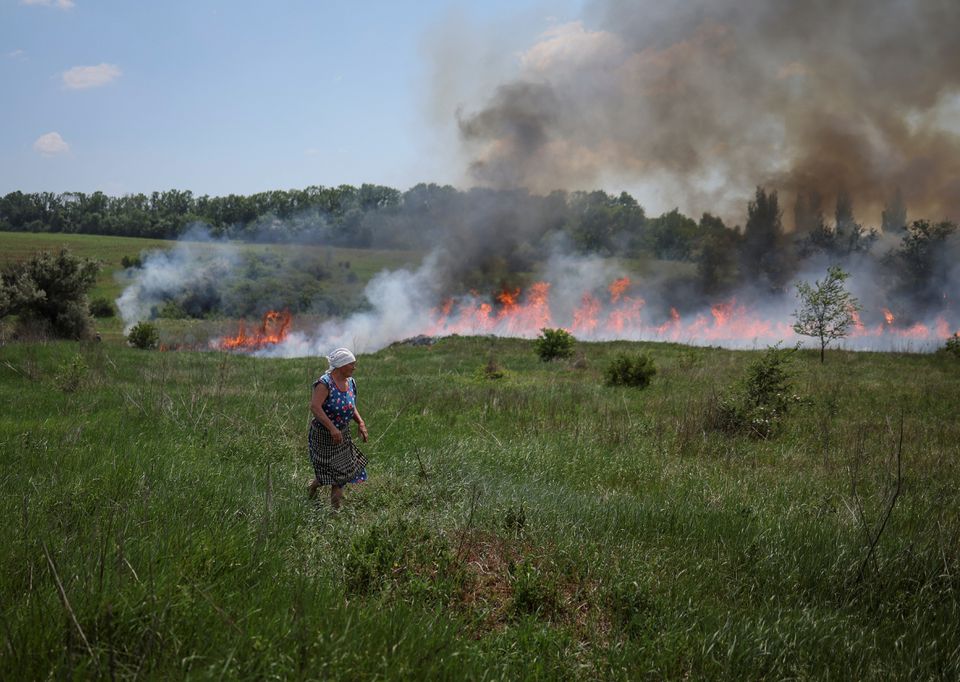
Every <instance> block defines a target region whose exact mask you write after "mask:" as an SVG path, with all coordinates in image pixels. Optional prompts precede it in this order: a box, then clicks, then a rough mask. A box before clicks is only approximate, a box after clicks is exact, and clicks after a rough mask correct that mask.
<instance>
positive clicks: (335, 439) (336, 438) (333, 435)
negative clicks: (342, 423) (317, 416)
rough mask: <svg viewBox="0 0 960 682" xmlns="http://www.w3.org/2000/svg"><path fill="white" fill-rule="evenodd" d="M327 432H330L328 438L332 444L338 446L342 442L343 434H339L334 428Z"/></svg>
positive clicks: (338, 430)
mask: <svg viewBox="0 0 960 682" xmlns="http://www.w3.org/2000/svg"><path fill="white" fill-rule="evenodd" d="M328 430H329V431H330V437H331V438H332V439H333V444H334V445H340V443H342V442H343V434H342V433H340V429H338V428H337V427H335V426H334V427H333V428H331V429H328Z"/></svg>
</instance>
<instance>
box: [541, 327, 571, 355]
mask: <svg viewBox="0 0 960 682" xmlns="http://www.w3.org/2000/svg"><path fill="white" fill-rule="evenodd" d="M575 341H576V339H574V338H573V335H572V334H571V333H570V332H568V331H566V330H564V329H547V328H543V329H541V330H540V336H538V337H537V340H536V341H535V342H534V345H533V349H534V350H535V351H536V353H537V355H539V356H540V359H541V360H543V361H544V362H549V361H551V360H557V359H561V358H569V357H570V356H572V355H573V344H574V343H575Z"/></svg>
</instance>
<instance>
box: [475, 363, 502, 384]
mask: <svg viewBox="0 0 960 682" xmlns="http://www.w3.org/2000/svg"><path fill="white" fill-rule="evenodd" d="M506 375H507V372H506V370H505V369H504V368H503V367H502V366H501V365H500V363H499V362H497V361H496V359H494V358H493V357H491V358H490V359H489V360H487V364H485V365H484V366H483V367H480V368H479V370H478V371H477V376H478V377H479V378H480V379H485V380H492V381H496V380H497V379H503V378H504V377H505V376H506Z"/></svg>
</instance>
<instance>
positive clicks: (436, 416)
mask: <svg viewBox="0 0 960 682" xmlns="http://www.w3.org/2000/svg"><path fill="white" fill-rule="evenodd" d="M588 348H589V354H588V357H589V360H588V362H587V363H582V362H579V363H541V362H540V361H539V360H538V359H537V357H536V355H535V354H534V352H533V347H532V342H528V341H521V340H508V339H486V338H450V339H445V340H442V341H441V342H439V343H437V344H436V345H434V346H432V347H428V348H414V347H408V346H394V347H390V348H387V349H384V350H382V351H380V352H379V353H377V354H374V355H369V356H362V357H361V358H360V362H359V364H358V370H357V378H358V383H359V386H360V401H361V402H360V405H361V410H362V412H363V414H364V417H365V419H366V421H367V423H368V425H369V427H370V431H371V442H370V443H369V444H367V445H366V447H365V451H366V452H367V454H368V455H369V457H370V459H371V466H370V474H371V480H370V481H369V482H368V483H366V484H364V485H362V486H359V487H356V488H351V489H350V490H349V491H348V495H347V500H346V505H345V509H344V511H342V512H341V513H339V514H336V515H334V514H332V513H331V512H330V510H329V508H328V507H329V505H328V503H327V502H326V501H325V500H323V499H320V500H319V501H316V502H309V501H308V500H307V499H306V495H305V490H304V483H305V482H306V480H307V479H308V477H309V476H310V475H311V473H312V472H311V471H310V467H309V464H308V461H307V457H306V453H305V440H306V426H307V416H308V413H307V404H308V398H309V385H310V381H311V379H312V378H313V377H314V376H315V375H316V374H317V373H318V372H319V371H320V369H321V365H322V364H323V362H322V360H316V359H299V360H264V359H258V358H251V357H244V356H238V355H222V354H214V353H150V352H139V351H135V350H132V349H127V348H119V347H113V346H110V345H109V344H90V345H77V344H69V343H53V344H45V345H26V344H23V345H20V344H9V345H7V346H4V347H2V348H0V404H2V405H3V406H4V409H3V412H2V415H0V450H2V459H0V462H2V468H0V477H2V478H0V482H2V486H0V513H3V515H4V517H5V518H7V519H8V521H7V523H5V524H4V525H3V527H2V530H0V542H2V543H3V545H4V547H5V551H4V552H3V554H2V555H0V561H2V562H3V565H2V571H0V605H2V606H0V609H2V614H3V628H2V630H0V633H2V634H0V674H2V676H3V677H4V678H5V679H33V678H46V677H90V676H100V677H109V676H116V677H126V678H134V677H140V678H143V677H201V678H207V677H217V678H219V677H229V678H245V679H254V678H256V679H261V678H276V679H291V678H294V679H297V678H311V679H315V678H330V679H360V678H389V679H393V678H406V677H418V678H419V677H426V678H431V679H435V678H440V679H446V678H451V679H453V678H455V679H518V678H532V679H558V678H564V679H566V678H583V679H588V678H589V679H594V678H596V677H597V676H602V677H610V678H615V679H637V678H644V677H649V678H653V679H662V678H683V677H694V678H724V677H726V678H745V679H761V678H764V679H765V678H810V677H817V678H826V677H842V678H855V679H891V678H908V679H941V678H948V679H949V678H956V677H957V675H958V674H960V617H958V616H960V613H958V600H957V596H958V581H957V571H958V569H960V561H958V547H960V542H958V540H960V518H958V516H960V511H958V510H960V505H958V501H960V500H958V490H960V486H958V483H960V476H958V463H957V462H958V460H957V456H958V454H960V453H958V443H960V422H958V420H957V416H956V414H957V408H958V400H957V395H960V366H958V365H957V363H956V361H955V360H952V359H951V358H946V357H943V356H938V355H905V354H904V355H896V354H878V353H846V352H839V351H837V352H834V353H831V354H830V356H828V359H827V363H826V365H824V366H821V365H820V364H819V362H818V358H817V356H816V354H815V353H805V352H802V353H800V354H799V358H798V360H797V362H796V365H797V367H796V369H797V379H796V391H797V393H798V395H799V396H800V397H801V398H802V399H803V400H802V401H801V403H800V406H799V407H798V408H797V409H796V410H795V411H794V412H793V413H792V414H791V415H790V417H789V418H788V419H787V421H786V423H785V425H784V429H783V431H782V432H781V433H780V434H779V435H778V436H777V437H776V438H772V439H770V440H765V441H764V440H752V439H749V438H729V437H727V436H724V435H722V434H720V433H717V432H714V431H711V430H710V429H709V428H708V425H709V415H710V410H711V409H712V406H713V405H714V404H715V401H716V399H717V396H718V395H719V394H720V393H721V392H722V391H723V389H724V388H725V387H726V386H727V385H729V384H730V383H731V382H733V381H735V380H736V379H737V378H738V377H739V376H741V374H742V373H743V371H744V369H745V367H746V365H747V364H748V363H749V362H750V361H751V360H752V359H753V358H754V357H755V354H754V353H752V352H735V351H726V350H719V349H696V348H687V347H683V346H679V345H672V344H633V343H626V342H616V343H603V344H590V345H589V347H588ZM626 350H632V351H636V350H642V351H643V352H645V353H647V354H649V355H650V357H651V358H652V359H653V361H654V362H655V363H656V365H657V368H658V374H657V376H656V378H655V379H654V381H653V383H652V384H651V386H650V387H649V388H647V389H645V390H642V391H641V390H636V389H630V388H610V387H607V386H605V385H604V383H603V370H604V368H605V366H606V363H607V362H609V361H610V360H612V359H613V357H614V356H615V355H616V354H617V353H619V352H623V351H626ZM78 354H79V355H80V356H82V359H83V364H84V365H85V366H86V367H88V368H89V369H88V370H87V371H86V372H85V373H84V374H83V376H82V380H81V382H80V384H79V387H78V388H77V390H75V391H73V392H64V390H62V388H63V386H62V385H61V384H60V383H58V376H59V377H62V376H63V371H64V368H69V367H70V365H71V363H72V361H73V359H74V357H75V356H76V355H78ZM491 357H495V358H496V362H497V363H498V364H499V366H500V367H501V368H502V369H503V377H502V378H499V379H490V378H486V377H487V376H488V374H487V373H486V372H485V371H484V368H485V366H487V364H488V361H489V359H490V358H491ZM584 364H585V365H586V366H584ZM901 420H902V448H901V447H900V442H901ZM898 451H899V452H900V458H899V459H900V462H901V466H902V475H901V477H900V479H899V484H900V492H899V495H898V497H897V498H896V500H895V501H894V503H893V507H892V510H891V511H890V512H889V520H888V521H887V523H886V525H885V526H884V527H883V530H882V533H880V534H879V537H878V539H877V541H876V544H875V550H874V552H873V553H870V552H869V551H868V550H869V547H870V546H871V544H872V540H873V538H874V537H875V536H876V534H877V532H878V530H879V529H880V527H881V524H882V522H883V519H884V518H885V515H886V513H887V510H888V509H890V501H891V499H892V496H893V491H894V490H895V489H896V485H897V481H898V478H897V468H896V464H897V459H898V458H897V453H898ZM321 498H322V496H321Z"/></svg>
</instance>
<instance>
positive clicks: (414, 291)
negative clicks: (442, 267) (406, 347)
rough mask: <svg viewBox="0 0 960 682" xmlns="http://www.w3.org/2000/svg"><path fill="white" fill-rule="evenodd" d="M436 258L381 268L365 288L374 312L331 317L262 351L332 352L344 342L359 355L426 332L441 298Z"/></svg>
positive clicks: (271, 354) (267, 353) (272, 353)
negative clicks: (408, 267) (408, 266)
mask: <svg viewBox="0 0 960 682" xmlns="http://www.w3.org/2000/svg"><path fill="white" fill-rule="evenodd" d="M437 262H438V254H437V253H433V254H430V255H429V256H428V257H427V258H425V259H424V261H423V264H422V265H421V266H420V267H419V268H417V269H416V270H414V271H410V270H406V269H401V270H394V271H389V270H385V271H383V272H380V273H379V274H377V275H376V276H374V278H373V279H371V280H370V282H369V283H368V284H367V286H366V288H365V290H364V295H365V297H366V299H367V301H369V302H370V305H371V309H370V310H364V311H361V312H357V313H354V314H353V315H349V316H347V317H346V318H344V319H339V318H334V319H331V320H328V321H326V322H324V323H323V324H321V325H320V326H319V327H318V328H317V329H316V330H315V331H314V332H313V333H310V334H306V333H303V332H295V333H293V334H290V336H289V337H287V339H286V340H285V341H284V342H282V343H280V344H277V345H276V346H274V347H272V348H268V349H265V350H263V351H261V352H260V354H261V355H264V356H269V357H305V356H316V355H327V354H328V353H329V352H330V351H331V350H333V349H334V348H338V347H341V346H345V347H348V348H351V349H353V351H354V352H355V353H372V352H375V351H378V350H380V349H381V348H383V347H385V346H387V345H389V344H390V343H392V342H394V341H398V340H400V339H404V338H407V337H411V336H414V335H416V334H419V333H421V332H422V330H423V327H424V324H425V322H426V320H427V319H428V317H429V315H430V311H431V308H432V306H433V301H434V300H435V297H436V291H435V290H434V287H435V285H436V282H437Z"/></svg>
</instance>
